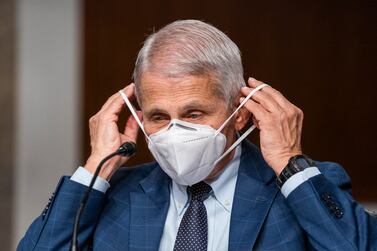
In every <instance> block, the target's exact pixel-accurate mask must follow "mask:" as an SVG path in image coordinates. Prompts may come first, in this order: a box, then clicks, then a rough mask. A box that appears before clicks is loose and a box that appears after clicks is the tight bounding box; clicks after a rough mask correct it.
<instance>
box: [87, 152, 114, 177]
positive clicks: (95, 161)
mask: <svg viewBox="0 0 377 251" xmlns="http://www.w3.org/2000/svg"><path fill="white" fill-rule="evenodd" d="M105 157H106V156H105ZM105 157H99V156H96V155H91V156H90V157H89V158H88V160H87V161H86V163H85V165H84V168H85V169H86V170H88V171H89V172H90V173H91V174H93V175H94V173H95V171H96V169H97V167H98V165H99V163H100V162H101V160H102V159H104V158H105ZM117 166H118V160H117V158H116V157H114V158H113V159H110V160H108V161H107V162H105V163H104V164H103V165H102V168H101V170H100V172H99V173H98V176H99V177H101V178H103V179H105V180H110V178H111V176H112V175H113V173H114V172H115V170H116V168H117Z"/></svg>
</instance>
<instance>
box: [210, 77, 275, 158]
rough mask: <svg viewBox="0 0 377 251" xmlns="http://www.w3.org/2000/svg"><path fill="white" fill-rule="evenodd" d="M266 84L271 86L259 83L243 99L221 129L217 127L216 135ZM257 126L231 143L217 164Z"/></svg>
mask: <svg viewBox="0 0 377 251" xmlns="http://www.w3.org/2000/svg"><path fill="white" fill-rule="evenodd" d="M266 86H269V85H268V84H262V85H259V86H258V87H257V88H255V89H254V90H252V91H251V92H250V93H249V95H247V96H246V98H245V99H244V100H243V101H242V103H241V104H240V105H239V106H238V107H237V109H236V110H235V111H234V112H233V113H232V115H230V117H229V118H228V119H227V120H225V122H224V123H223V124H222V125H221V126H220V127H219V129H217V131H216V133H215V135H217V134H219V133H220V132H221V130H222V129H224V127H225V126H226V124H227V123H228V122H229V121H230V120H231V119H232V118H233V116H234V115H235V114H236V113H237V112H238V110H239V109H241V108H242V106H243V105H244V104H245V103H246V102H247V101H248V100H249V99H250V98H251V97H252V96H253V95H254V94H255V93H256V92H257V91H259V90H261V89H262V88H264V87H266ZM255 128H256V125H252V126H251V127H250V128H249V129H247V131H246V132H244V134H242V135H241V136H240V137H239V138H238V139H237V140H236V142H234V144H233V145H231V146H230V147H229V148H228V150H226V151H225V152H224V153H223V154H222V155H221V156H220V158H219V159H218V160H216V162H215V165H216V164H217V163H218V162H220V161H221V160H222V159H223V158H224V157H225V156H226V155H228V154H229V153H230V152H231V151H233V149H234V148H236V147H237V146H238V145H239V144H240V143H241V142H242V140H244V139H245V138H246V137H247V136H248V135H249V134H250V133H251V132H252V131H253V130H254V129H255Z"/></svg>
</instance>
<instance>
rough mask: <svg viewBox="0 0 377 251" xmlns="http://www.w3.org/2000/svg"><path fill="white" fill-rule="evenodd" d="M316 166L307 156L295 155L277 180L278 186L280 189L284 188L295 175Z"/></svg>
mask: <svg viewBox="0 0 377 251" xmlns="http://www.w3.org/2000/svg"><path fill="white" fill-rule="evenodd" d="M313 166H315V164H314V161H313V160H311V159H310V158H309V157H308V156H306V155H303V154H302V155H301V154H300V155H295V156H293V157H291V158H290V159H289V161H288V164H287V165H286V166H285V167H284V169H283V171H282V172H281V173H280V175H279V176H278V177H277V179H276V184H277V185H278V187H279V188H282V186H283V185H284V183H285V182H286V181H287V180H288V179H289V178H290V177H292V176H293V175H294V174H296V173H298V172H301V171H303V170H304V169H306V168H308V167H313Z"/></svg>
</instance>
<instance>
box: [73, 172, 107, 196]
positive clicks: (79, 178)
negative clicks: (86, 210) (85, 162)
mask: <svg viewBox="0 0 377 251" xmlns="http://www.w3.org/2000/svg"><path fill="white" fill-rule="evenodd" d="M92 178H93V174H92V173H91V172H89V171H88V170H86V169H85V168H83V167H82V166H80V167H79V168H78V169H77V170H76V172H75V173H74V174H73V175H72V176H71V180H72V181H75V182H77V183H80V184H82V185H84V186H87V187H88V186H89V184H90V181H91V180H92ZM109 187H110V184H109V182H107V180H105V179H103V178H101V177H99V176H97V179H96V182H94V186H93V188H94V189H95V190H98V191H100V192H103V193H106V191H107V189H109Z"/></svg>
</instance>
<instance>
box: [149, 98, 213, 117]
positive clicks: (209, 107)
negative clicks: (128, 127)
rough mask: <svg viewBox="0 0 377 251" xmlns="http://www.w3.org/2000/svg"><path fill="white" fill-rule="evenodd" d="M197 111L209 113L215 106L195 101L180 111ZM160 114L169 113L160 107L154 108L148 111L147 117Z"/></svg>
mask: <svg viewBox="0 0 377 251" xmlns="http://www.w3.org/2000/svg"><path fill="white" fill-rule="evenodd" d="M197 109H203V110H207V111H209V110H212V109H213V105H212V104H204V103H202V102H197V101H193V102H190V103H189V104H187V105H185V106H183V107H182V108H181V109H180V110H181V112H182V111H190V110H197ZM159 113H163V114H166V113H168V112H167V111H166V110H164V109H161V108H158V107H153V108H152V109H150V110H149V111H147V112H146V113H145V116H147V117H150V116H152V115H154V114H159Z"/></svg>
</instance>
